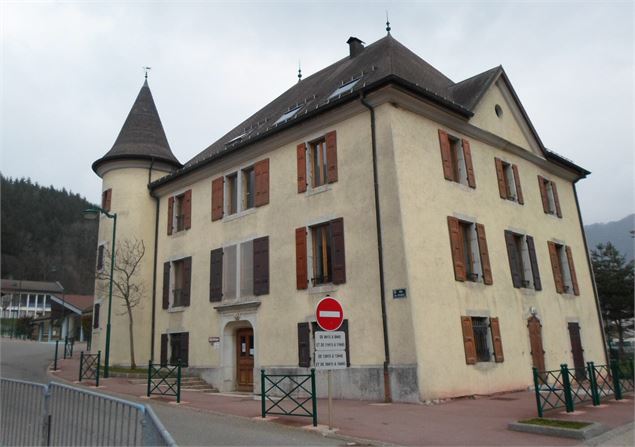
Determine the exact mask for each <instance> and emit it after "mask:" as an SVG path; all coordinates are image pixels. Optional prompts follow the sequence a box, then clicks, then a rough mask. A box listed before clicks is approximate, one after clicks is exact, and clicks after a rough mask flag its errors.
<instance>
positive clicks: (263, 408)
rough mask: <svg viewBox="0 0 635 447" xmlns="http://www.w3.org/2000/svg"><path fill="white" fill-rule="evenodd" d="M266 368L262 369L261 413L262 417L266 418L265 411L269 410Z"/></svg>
mask: <svg viewBox="0 0 635 447" xmlns="http://www.w3.org/2000/svg"><path fill="white" fill-rule="evenodd" d="M265 377H266V376H265V370H264V369H261V370H260V413H261V415H262V418H263V419H264V417H265V413H266V411H267V406H266V402H265Z"/></svg>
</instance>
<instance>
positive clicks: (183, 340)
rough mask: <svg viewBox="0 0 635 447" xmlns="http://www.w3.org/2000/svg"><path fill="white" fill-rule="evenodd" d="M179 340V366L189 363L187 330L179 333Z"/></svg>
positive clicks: (188, 334)
mask: <svg viewBox="0 0 635 447" xmlns="http://www.w3.org/2000/svg"><path fill="white" fill-rule="evenodd" d="M179 342H180V346H179V348H180V351H181V352H180V356H179V357H180V359H179V360H181V366H188V365H189V357H190V333H189V332H181V333H180V334H179Z"/></svg>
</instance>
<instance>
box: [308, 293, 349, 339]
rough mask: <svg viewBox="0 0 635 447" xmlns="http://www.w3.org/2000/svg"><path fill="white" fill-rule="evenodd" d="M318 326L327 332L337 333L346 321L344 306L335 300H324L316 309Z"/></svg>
mask: <svg viewBox="0 0 635 447" xmlns="http://www.w3.org/2000/svg"><path fill="white" fill-rule="evenodd" d="M315 316H316V317H317V324H319V325H320V327H321V328H322V329H324V330H325V331H336V330H338V329H339V328H340V326H341V325H342V321H344V311H343V310H342V305H341V304H340V303H339V301H337V300H336V299H335V298H331V297H330V296H327V297H325V298H322V300H320V302H319V303H318V305H317V308H316V309H315Z"/></svg>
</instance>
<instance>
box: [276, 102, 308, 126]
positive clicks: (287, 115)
mask: <svg viewBox="0 0 635 447" xmlns="http://www.w3.org/2000/svg"><path fill="white" fill-rule="evenodd" d="M301 108H302V106H297V107H295V108H293V109H291V110H289V111H288V112H285V113H283V114H282V116H281V117H280V118H278V120H277V121H276V122H275V123H273V125H274V126H277V125H278V124H282V123H284V122H286V121H289V120H290V119H291V118H293V117H294V116H296V115H297V113H298V112H299V111H300V109H301Z"/></svg>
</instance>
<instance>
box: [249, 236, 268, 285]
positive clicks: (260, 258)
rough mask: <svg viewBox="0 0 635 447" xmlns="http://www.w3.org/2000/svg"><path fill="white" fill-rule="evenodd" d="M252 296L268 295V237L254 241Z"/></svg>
mask: <svg viewBox="0 0 635 447" xmlns="http://www.w3.org/2000/svg"><path fill="white" fill-rule="evenodd" d="M253 249H254V257H253V262H254V269H253V270H254V271H253V275H254V295H266V294H268V293H269V237H268V236H265V237H259V238H258V239H254V242H253Z"/></svg>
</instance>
